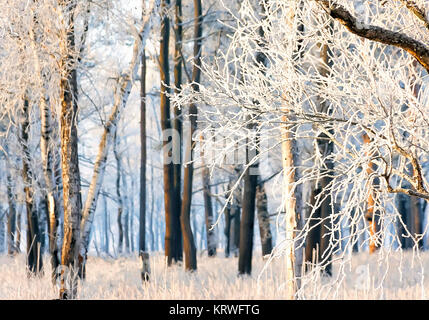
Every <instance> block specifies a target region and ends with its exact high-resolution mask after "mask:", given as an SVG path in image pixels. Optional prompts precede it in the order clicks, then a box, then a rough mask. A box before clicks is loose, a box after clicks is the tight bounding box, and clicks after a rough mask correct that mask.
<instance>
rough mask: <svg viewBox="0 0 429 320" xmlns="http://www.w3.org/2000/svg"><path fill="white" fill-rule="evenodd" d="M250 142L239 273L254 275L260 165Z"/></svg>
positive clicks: (245, 177) (247, 145)
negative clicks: (256, 206)
mask: <svg viewBox="0 0 429 320" xmlns="http://www.w3.org/2000/svg"><path fill="white" fill-rule="evenodd" d="M250 129H251V128H250ZM249 143H250V142H249V141H248V139H247V142H246V164H248V165H249V166H248V168H247V169H246V171H245V173H244V177H243V180H244V188H243V195H242V201H241V203H242V206H243V207H242V216H241V223H240V246H239V248H240V250H239V256H238V273H239V274H240V275H242V274H249V275H250V274H251V273H252V251H253V232H254V222H255V198H256V186H257V182H258V180H257V179H258V176H257V175H256V172H255V171H256V170H257V169H258V163H257V162H254V163H253V164H250V163H251V161H252V160H253V157H252V155H254V156H256V155H257V150H256V149H255V150H253V149H250V147H249ZM257 144H258V143H257Z"/></svg>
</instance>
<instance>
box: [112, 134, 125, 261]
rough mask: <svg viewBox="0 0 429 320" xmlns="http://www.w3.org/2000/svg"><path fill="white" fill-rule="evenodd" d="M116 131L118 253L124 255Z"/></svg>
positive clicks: (119, 165)
mask: <svg viewBox="0 0 429 320" xmlns="http://www.w3.org/2000/svg"><path fill="white" fill-rule="evenodd" d="M116 132H117V131H115V137H114V142H113V153H114V155H115V160H116V201H117V203H118V216H117V222H118V252H119V253H122V251H123V247H124V226H123V224H122V215H123V212H124V205H123V201H122V195H121V158H120V156H119V152H118V144H119V142H118V136H117V134H116Z"/></svg>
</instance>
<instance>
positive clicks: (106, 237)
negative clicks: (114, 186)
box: [103, 196, 109, 254]
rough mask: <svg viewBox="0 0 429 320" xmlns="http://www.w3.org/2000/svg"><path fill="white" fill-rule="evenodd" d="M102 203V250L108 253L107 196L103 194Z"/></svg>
mask: <svg viewBox="0 0 429 320" xmlns="http://www.w3.org/2000/svg"><path fill="white" fill-rule="evenodd" d="M103 203H104V221H103V222H104V224H103V231H104V252H105V253H107V254H109V211H108V209H107V198H106V196H103Z"/></svg>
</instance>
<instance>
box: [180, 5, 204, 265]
mask: <svg viewBox="0 0 429 320" xmlns="http://www.w3.org/2000/svg"><path fill="white" fill-rule="evenodd" d="M202 34H203V16H202V6H201V0H194V66H193V69H192V88H193V90H195V91H198V90H199V83H200V78H201V70H200V66H201V50H202V39H201V37H202ZM197 117H198V109H197V106H196V105H195V104H194V103H192V104H191V105H190V106H189V120H190V126H191V127H190V132H189V136H188V137H187V140H188V141H187V143H188V145H187V146H186V156H185V158H186V160H187V161H190V163H188V165H187V166H186V167H185V171H184V177H183V199H182V208H181V213H180V223H181V227H182V232H183V247H184V252H185V269H186V270H188V271H194V270H196V269H197V249H196V247H195V242H194V236H193V234H192V229H191V219H190V216H191V203H192V182H193V181H192V180H193V174H194V165H193V162H192V161H193V158H194V157H193V153H194V148H195V142H194V141H192V137H193V136H194V133H195V131H196V129H197Z"/></svg>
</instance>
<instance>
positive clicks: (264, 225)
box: [256, 184, 273, 257]
mask: <svg viewBox="0 0 429 320" xmlns="http://www.w3.org/2000/svg"><path fill="white" fill-rule="evenodd" d="M256 208H257V209H258V223H259V234H260V237H261V248H262V257H265V256H267V255H270V254H271V251H272V250H273V243H272V235H271V228H270V217H269V214H268V200H267V193H266V192H265V186H264V185H263V184H262V185H259V186H258V187H257V188H256Z"/></svg>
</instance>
